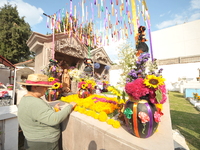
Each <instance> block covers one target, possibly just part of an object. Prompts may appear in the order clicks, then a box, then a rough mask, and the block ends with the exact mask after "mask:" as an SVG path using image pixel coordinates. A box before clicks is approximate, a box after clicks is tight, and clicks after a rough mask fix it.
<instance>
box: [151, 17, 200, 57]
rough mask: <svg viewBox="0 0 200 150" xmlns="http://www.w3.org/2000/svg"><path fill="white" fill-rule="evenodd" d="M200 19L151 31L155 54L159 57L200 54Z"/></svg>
mask: <svg viewBox="0 0 200 150" xmlns="http://www.w3.org/2000/svg"><path fill="white" fill-rule="evenodd" d="M199 27H200V20H196V21H192V22H188V23H184V24H181V25H176V26H173V27H170V28H166V29H162V30H158V31H155V32H152V33H151V36H152V46H153V55H154V58H157V59H166V58H174V57H183V56H190V55H200V30H199Z"/></svg>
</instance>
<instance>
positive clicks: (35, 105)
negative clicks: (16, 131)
mask: <svg viewBox="0 0 200 150" xmlns="http://www.w3.org/2000/svg"><path fill="white" fill-rule="evenodd" d="M19 84H22V85H25V86H26V88H27V91H28V92H27V94H26V95H24V96H23V97H22V98H21V101H20V103H19V105H18V121H19V125H20V127H21V129H22V131H23V134H24V136H25V143H24V147H25V149H27V150H58V149H59V144H58V141H59V138H60V132H61V129H60V123H61V122H62V121H63V120H64V119H65V118H67V117H68V115H69V114H70V113H71V112H72V110H73V109H74V107H75V106H76V103H75V102H71V103H70V104H69V105H67V106H66V107H65V108H62V109H60V107H59V103H58V104H56V105H55V107H54V108H53V107H51V106H50V105H49V104H48V103H47V102H46V101H45V100H43V99H42V98H41V97H42V96H44V94H45V92H46V90H47V88H48V87H50V86H51V85H49V83H48V77H47V76H46V75H42V74H30V75H28V78H27V80H26V83H19Z"/></svg>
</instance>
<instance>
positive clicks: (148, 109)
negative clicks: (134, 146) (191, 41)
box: [123, 53, 167, 138]
mask: <svg viewBox="0 0 200 150" xmlns="http://www.w3.org/2000/svg"><path fill="white" fill-rule="evenodd" d="M149 58H150V55H149V54H148V53H141V54H140V55H139V56H137V59H136V60H135V63H134V65H135V67H133V68H132V70H130V72H129V73H128V74H127V79H126V84H125V92H126V93H127V94H128V96H129V98H128V100H127V101H126V102H125V106H124V109H123V114H124V120H125V125H126V129H127V131H128V132H129V133H131V134H133V135H135V136H136V137H138V138H148V137H150V136H152V135H153V134H154V133H155V131H156V129H157V127H158V125H159V122H160V121H161V116H162V115H163V113H162V112H161V110H162V104H163V103H165V102H166V100H167V96H166V87H165V83H164V81H165V79H164V78H163V77H162V75H161V73H162V69H159V70H158V71H157V69H158V67H157V62H156V59H154V60H152V61H151V62H148V59H149Z"/></svg>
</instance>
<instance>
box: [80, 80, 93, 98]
mask: <svg viewBox="0 0 200 150" xmlns="http://www.w3.org/2000/svg"><path fill="white" fill-rule="evenodd" d="M95 86H96V82H95V81H94V80H93V79H84V78H82V79H80V82H79V83H78V88H79V91H78V96H79V98H86V97H88V96H89V95H90V94H94V90H95Z"/></svg>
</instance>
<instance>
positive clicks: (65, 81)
mask: <svg viewBox="0 0 200 150" xmlns="http://www.w3.org/2000/svg"><path fill="white" fill-rule="evenodd" d="M70 81H71V80H70V76H69V73H68V70H67V69H64V71H63V74H62V91H63V92H64V93H69V92H70V91H71V90H70Z"/></svg>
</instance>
